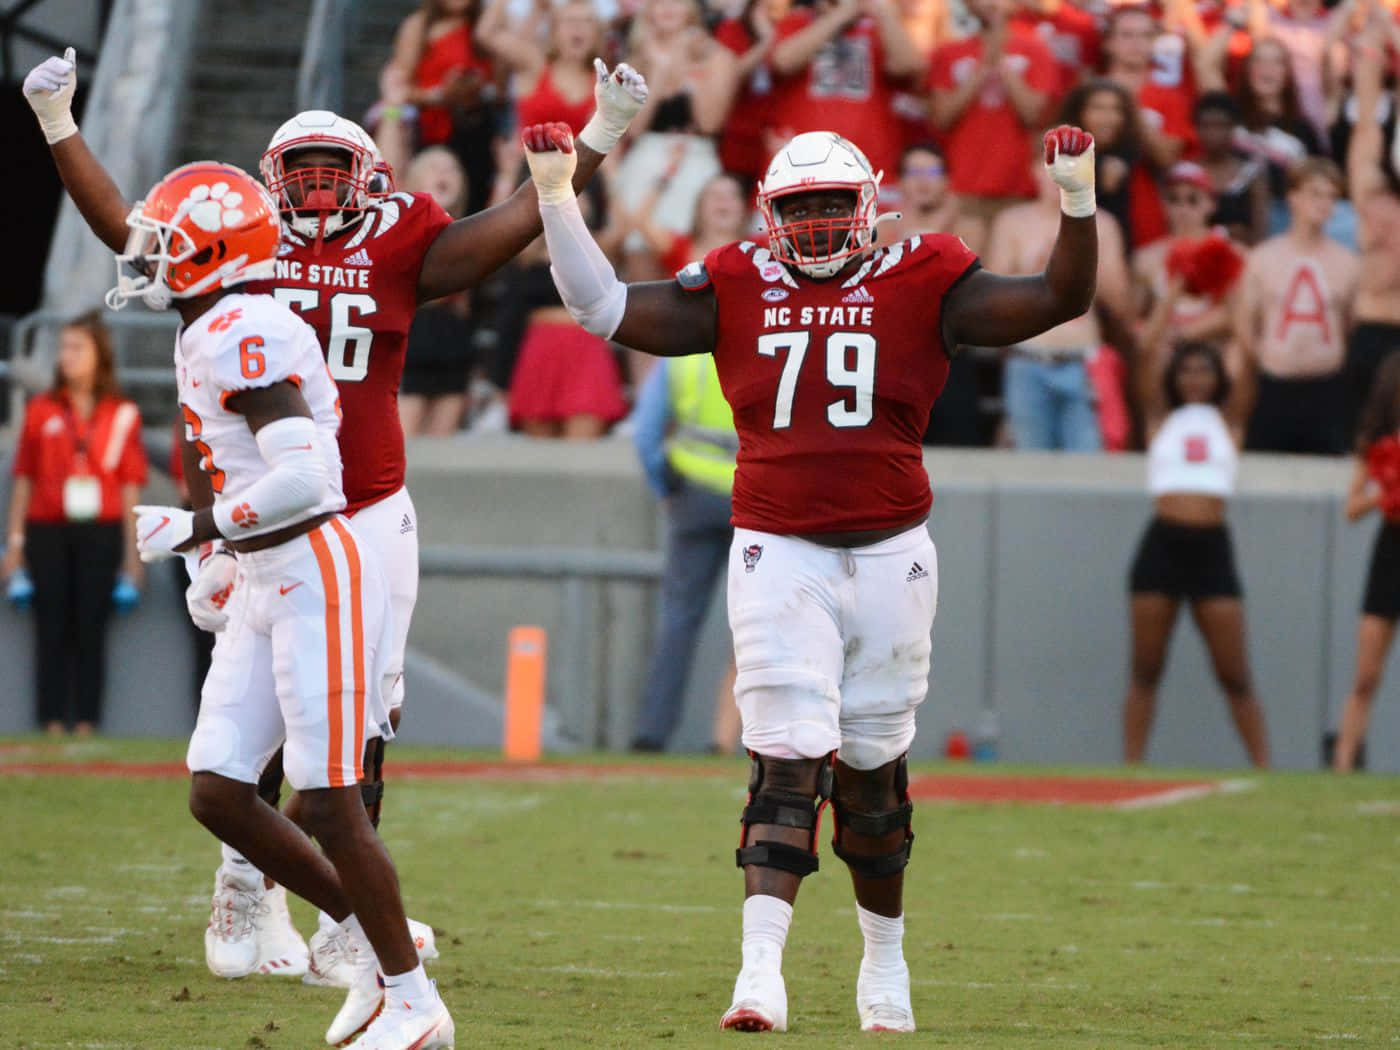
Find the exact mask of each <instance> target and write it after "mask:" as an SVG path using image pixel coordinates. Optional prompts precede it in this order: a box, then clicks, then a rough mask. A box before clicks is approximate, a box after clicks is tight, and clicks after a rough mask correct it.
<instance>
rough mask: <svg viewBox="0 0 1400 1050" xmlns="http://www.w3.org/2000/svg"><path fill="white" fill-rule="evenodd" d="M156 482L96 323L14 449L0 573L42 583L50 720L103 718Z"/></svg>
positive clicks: (45, 705)
mask: <svg viewBox="0 0 1400 1050" xmlns="http://www.w3.org/2000/svg"><path fill="white" fill-rule="evenodd" d="M145 482H146V453H145V451H144V450H143V449H142V447H141V416H140V413H139V412H137V410H136V406H135V405H134V404H132V403H131V402H130V401H128V400H126V399H125V398H124V397H122V396H121V393H120V392H119V391H118V390H117V382H116V374H115V370H114V364H113V358H112V344H111V337H110V336H109V335H108V333H107V330H106V328H105V327H103V325H102V324H101V322H100V321H99V320H98V319H97V318H96V316H95V315H88V316H86V317H82V318H79V319H78V320H76V321H73V322H72V323H71V324H68V325H66V326H65V327H64V328H63V329H62V331H61V332H60V333H59V341H58V365H57V367H56V369H55V370H54V381H53V386H52V387H51V388H50V389H49V390H48V391H46V392H45V393H42V394H39V395H38V396H37V397H35V398H34V399H33V400H32V401H30V402H29V407H28V409H27V410H26V411H25V415H24V426H23V429H22V430H21V432H20V439H19V448H18V450H17V451H16V453H15V465H14V490H13V492H12V493H11V495H10V513H9V540H8V544H7V547H6V552H5V559H4V562H3V564H0V573H3V575H4V576H5V577H7V578H8V577H10V576H12V575H13V574H14V573H15V572H16V571H18V570H19V569H20V568H23V567H25V566H26V565H27V567H28V570H29V574H30V576H31V577H32V578H33V581H34V614H35V634H36V639H37V654H36V659H35V664H34V666H35V671H36V677H37V682H36V685H37V691H38V714H39V722H40V723H41V724H42V725H43V726H44V728H45V730H46V731H48V732H49V733H50V734H52V735H58V734H62V733H63V732H64V731H65V729H66V728H67V727H68V726H72V727H73V728H74V729H75V730H76V731H77V732H78V733H79V734H81V735H87V734H89V733H91V732H92V730H93V728H94V727H95V726H96V725H97V723H98V721H99V719H100V717H101V711H102V685H103V671H104V663H105V653H104V649H105V645H106V637H107V620H108V615H109V613H110V612H111V609H112V591H113V588H114V587H115V585H116V583H117V573H118V570H119V569H120V570H121V571H122V572H124V573H125V574H126V576H127V577H128V579H129V580H130V581H131V583H133V584H136V583H139V582H140V580H141V562H140V560H139V559H138V558H137V556H136V538H135V535H134V525H135V520H136V519H135V518H134V516H133V515H132V513H131V508H132V507H134V506H136V504H137V503H139V502H140V497H141V486H142V485H144V484H145Z"/></svg>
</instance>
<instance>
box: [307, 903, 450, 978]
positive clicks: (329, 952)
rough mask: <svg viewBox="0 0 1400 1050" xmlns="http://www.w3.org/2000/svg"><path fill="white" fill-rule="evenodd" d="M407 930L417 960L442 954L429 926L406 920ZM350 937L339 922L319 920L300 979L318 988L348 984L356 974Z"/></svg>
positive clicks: (413, 920) (425, 959)
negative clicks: (350, 947) (350, 949)
mask: <svg viewBox="0 0 1400 1050" xmlns="http://www.w3.org/2000/svg"><path fill="white" fill-rule="evenodd" d="M408 932H409V935H410V936H411V937H412V938H413V947H414V948H415V949H417V951H418V961H419V962H431V961H432V960H434V959H436V958H437V957H438V956H439V955H440V954H441V953H440V952H439V951H438V947H437V937H436V935H435V934H434V933H433V928H432V927H431V926H429V925H427V924H426V923H422V922H418V921H417V920H415V919H409V920H408ZM349 936H350V935H349V934H348V933H346V932H345V930H344V928H343V927H341V925H340V924H339V923H337V922H330V921H328V920H327V919H324V918H323V919H322V920H321V922H320V926H319V927H318V928H317V930H316V932H315V933H313V934H312V935H311V953H310V959H309V960H308V963H307V967H306V970H305V971H304V976H303V977H302V979H301V980H302V983H303V984H314V985H317V986H319V987H321V988H349V987H350V984H351V982H352V981H353V980H354V977H355V974H354V964H353V963H352V962H351V960H350V957H349V954H348V938H349Z"/></svg>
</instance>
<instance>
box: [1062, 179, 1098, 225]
mask: <svg viewBox="0 0 1400 1050" xmlns="http://www.w3.org/2000/svg"><path fill="white" fill-rule="evenodd" d="M1097 208H1098V206H1097V204H1096V203H1095V200H1094V187H1093V186H1088V187H1086V188H1084V189H1078V190H1067V189H1065V188H1064V187H1063V186H1061V187H1060V211H1062V212H1064V213H1065V214H1066V215H1068V216H1069V217H1070V218H1071V219H1087V218H1088V217H1089V216H1090V215H1093V214H1094V212H1095V211H1096V210H1097Z"/></svg>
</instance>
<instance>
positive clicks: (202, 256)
mask: <svg viewBox="0 0 1400 1050" xmlns="http://www.w3.org/2000/svg"><path fill="white" fill-rule="evenodd" d="M126 224H127V226H129V227H130V228H131V233H130V235H129V236H128V237H127V242H126V250H125V251H123V252H122V253H121V254H120V255H118V256H117V286H116V287H115V288H113V289H112V290H111V291H109V292H108V293H107V305H108V306H110V307H111V308H112V309H113V310H119V309H121V308H122V307H123V306H125V305H126V302H127V300H128V299H133V298H135V297H137V296H140V297H141V298H142V299H143V300H145V302H146V305H147V306H149V307H151V308H152V309H155V310H164V309H165V308H166V307H167V306H169V305H170V301H171V300H172V299H190V298H193V297H194V296H197V295H203V294H204V293H206V292H211V291H214V290H215V289H218V288H228V287H230V286H232V285H235V284H242V283H243V282H244V281H254V280H261V279H264V278H268V277H271V276H272V275H273V273H274V272H275V270H276V266H277V244H278V241H279V240H280V239H281V234H282V229H281V225H280V223H279V222H278V218H277V206H276V205H275V204H273V202H272V198H271V197H270V196H268V193H267V190H265V189H264V188H263V187H262V184H261V183H259V182H258V181H257V180H256V179H254V178H253V177H252V176H251V175H249V174H248V173H247V172H245V171H243V170H242V169H241V168H235V167H234V166H233V165H232V164H219V163H216V162H214V161H196V162H195V163H193V164H186V165H184V166H183V167H180V168H176V169H175V170H174V171H172V172H171V173H170V174H169V175H167V176H166V177H165V178H163V179H161V180H160V181H159V182H158V183H156V184H155V186H153V187H152V188H151V192H150V193H148V194H146V199H145V200H142V201H137V202H136V204H135V206H133V207H132V209H131V213H130V214H129V215H128V216H127V217H126ZM123 264H128V265H130V266H131V267H132V268H133V269H135V270H136V271H137V273H138V275H139V276H134V277H133V276H130V275H128V274H127V273H126V272H125V271H124V270H123Z"/></svg>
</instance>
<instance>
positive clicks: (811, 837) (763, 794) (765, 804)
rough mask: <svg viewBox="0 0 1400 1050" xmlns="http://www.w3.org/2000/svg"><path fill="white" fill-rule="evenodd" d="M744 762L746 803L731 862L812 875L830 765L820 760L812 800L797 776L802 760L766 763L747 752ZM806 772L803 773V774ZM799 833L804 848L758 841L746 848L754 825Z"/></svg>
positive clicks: (802, 779)
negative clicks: (746, 762) (746, 763)
mask: <svg viewBox="0 0 1400 1050" xmlns="http://www.w3.org/2000/svg"><path fill="white" fill-rule="evenodd" d="M749 757H750V758H752V759H753V765H752V766H750V767H749V801H748V804H747V805H746V806H745V807H744V813H743V816H742V817H740V818H739V819H740V822H741V823H742V824H743V826H744V830H743V831H742V832H740V834H739V848H738V849H737V850H735V851H734V862H735V863H736V864H737V865H738V866H739V867H741V868H742V867H744V866H745V865H748V864H753V865H756V866H758V867H760V868H777V869H778V870H779V871H787V872H791V873H792V874H794V875H798V876H803V875H810V874H811V873H812V872H814V871H816V870H817V828H818V825H819V824H820V823H821V812H822V807H823V806H825V805H826V803H827V800H828V799H829V798H831V783H832V780H831V759H830V757H827V758H825V759H823V760H822V764H821V767H820V768H819V769H818V771H817V786H816V796H815V797H813V796H812V795H809V794H808V793H807V791H808V789H807V787H806V785H805V780H806V777H805V776H804V775H800V774H799V771H800V770H801V760H791V759H782V758H768V757H766V756H764V755H756V754H754V753H753V752H752V751H750V752H749ZM802 772H805V771H802ZM762 824H767V825H776V826H778V827H784V828H800V829H801V830H803V831H806V832H807V848H806V849H803V848H801V847H800V846H793V845H789V844H788V843H786V842H772V841H769V840H767V839H760V840H759V841H758V842H755V843H754V844H753V845H752V846H750V845H749V844H748V839H749V829H750V828H752V827H754V826H757V825H762Z"/></svg>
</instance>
